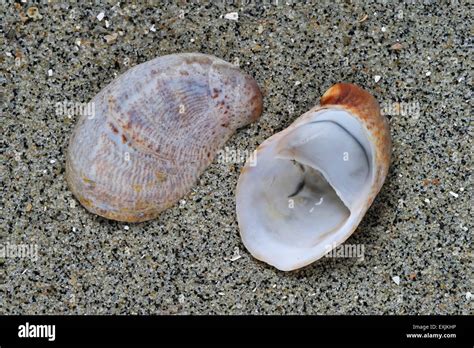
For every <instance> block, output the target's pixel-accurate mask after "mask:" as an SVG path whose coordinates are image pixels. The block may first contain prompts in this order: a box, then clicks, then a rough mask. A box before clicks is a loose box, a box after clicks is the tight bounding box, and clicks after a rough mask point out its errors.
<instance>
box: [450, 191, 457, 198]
mask: <svg viewBox="0 0 474 348" xmlns="http://www.w3.org/2000/svg"><path fill="white" fill-rule="evenodd" d="M449 194H450V195H451V196H453V197H454V198H458V197H459V195H458V194H457V193H455V192H453V191H449Z"/></svg>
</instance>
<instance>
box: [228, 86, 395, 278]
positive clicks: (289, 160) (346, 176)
mask: <svg viewBox="0 0 474 348" xmlns="http://www.w3.org/2000/svg"><path fill="white" fill-rule="evenodd" d="M347 89H350V90H349V91H347ZM330 91H331V90H330ZM342 92H344V93H349V92H350V93H362V94H363V95H364V97H365V99H364V98H363V102H364V103H367V104H369V106H370V108H369V109H370V110H369V114H370V117H369V119H368V120H364V118H363V117H361V115H359V113H360V108H361V107H363V108H365V107H366V105H365V104H364V103H362V104H361V105H360V104H359V103H356V104H355V105H352V106H347V107H346V106H344V105H343V104H340V103H339V104H333V105H324V106H322V107H318V108H314V109H312V110H311V111H309V112H308V113H306V114H304V115H303V116H301V117H300V118H299V119H297V120H296V121H295V122H294V123H293V124H292V125H291V126H290V127H288V128H287V129H285V130H284V131H282V132H280V133H277V134H275V135H274V136H272V137H270V138H269V139H267V140H266V141H265V142H264V143H263V144H262V145H260V146H259V148H258V149H257V160H256V163H257V165H256V166H250V165H246V166H245V167H244V169H243V171H242V174H241V176H240V177H239V182H238V186H237V219H238V222H239V227H240V233H241V236H242V240H243V242H244V244H245V246H246V247H247V248H248V249H249V251H250V252H251V253H252V254H253V255H254V256H255V257H256V258H258V259H260V260H263V261H265V262H267V263H269V264H271V265H274V266H275V267H277V268H279V269H281V270H293V269H297V268H300V267H303V266H305V265H307V264H309V263H311V262H313V261H315V260H317V259H319V258H320V257H322V256H324V254H326V253H327V252H328V251H330V250H331V249H332V248H334V247H335V246H337V245H339V244H341V243H342V242H344V241H345V240H346V239H347V238H348V237H349V236H350V234H351V233H352V232H353V231H354V230H355V229H356V227H357V225H358V224H359V222H360V220H361V219H362V217H363V215H364V213H365V212H366V210H367V209H368V207H369V206H370V204H371V203H372V201H373V199H374V197H375V195H376V194H377V192H378V190H379V189H380V186H381V185H382V183H383V180H384V178H385V175H386V172H387V169H388V163H389V153H390V146H391V145H390V138H389V133H388V125H387V123H386V121H385V120H381V123H377V124H376V126H378V128H380V129H375V128H373V127H372V124H371V122H372V121H373V118H381V117H382V116H380V114H379V113H378V106H377V104H376V102H375V100H374V99H373V97H371V96H370V95H368V93H367V92H364V91H362V90H360V89H359V88H358V87H356V86H354V85H345V84H341V85H336V86H335V87H333V89H332V92H331V93H342ZM366 93H367V94H366ZM351 102H353V101H351ZM363 113H364V111H362V114H363ZM362 116H364V115H362ZM382 133H383V134H382ZM380 138H382V139H380ZM380 140H381V141H380ZM380 144H382V145H380ZM380 146H382V147H383V148H379V147H380Z"/></svg>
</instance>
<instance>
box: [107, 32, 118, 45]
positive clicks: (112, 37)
mask: <svg viewBox="0 0 474 348" xmlns="http://www.w3.org/2000/svg"><path fill="white" fill-rule="evenodd" d="M117 37H118V34H117V33H113V34H110V35H105V36H104V39H105V41H107V43H109V44H110V43H113V42H114V41H115V40H117Z"/></svg>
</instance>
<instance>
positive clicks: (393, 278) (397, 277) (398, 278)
mask: <svg viewBox="0 0 474 348" xmlns="http://www.w3.org/2000/svg"><path fill="white" fill-rule="evenodd" d="M392 280H393V281H394V282H395V284H397V285H400V277H399V276H395V277H392Z"/></svg>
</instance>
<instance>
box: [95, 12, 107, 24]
mask: <svg viewBox="0 0 474 348" xmlns="http://www.w3.org/2000/svg"><path fill="white" fill-rule="evenodd" d="M104 16H105V13H104V12H101V13H99V14H98V15H97V19H98V20H99V22H100V21H101V20H103V19H104Z"/></svg>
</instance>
